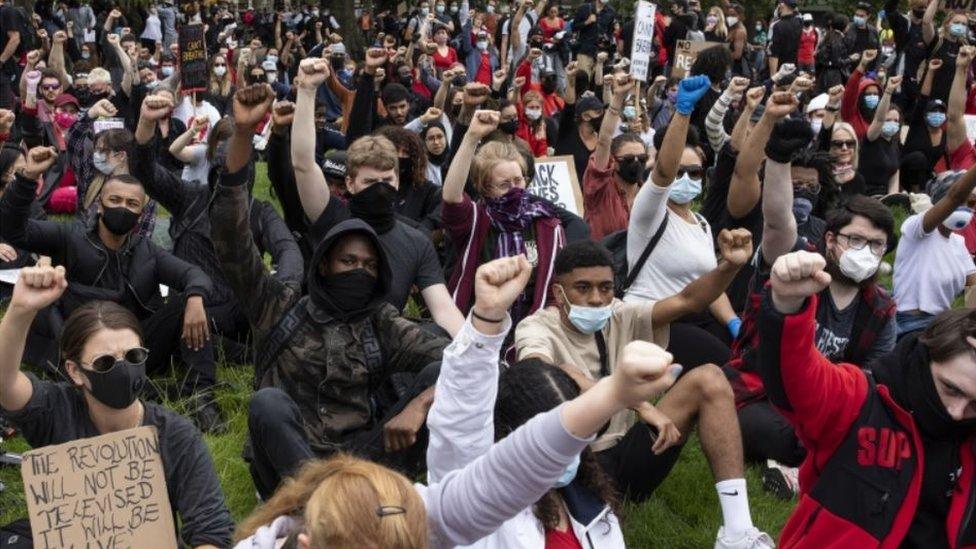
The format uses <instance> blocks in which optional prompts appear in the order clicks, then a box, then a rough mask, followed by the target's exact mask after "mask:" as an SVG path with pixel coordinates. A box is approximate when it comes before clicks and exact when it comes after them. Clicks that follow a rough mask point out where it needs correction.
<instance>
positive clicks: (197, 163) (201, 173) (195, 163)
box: [182, 143, 210, 185]
mask: <svg viewBox="0 0 976 549" xmlns="http://www.w3.org/2000/svg"><path fill="white" fill-rule="evenodd" d="M184 150H185V151H186V152H188V153H189V154H190V155H191V156H192V157H193V160H191V161H190V162H187V163H186V164H184V165H183V177H182V179H183V181H196V182H197V183H202V184H204V185H206V184H207V179H208V176H209V175H210V161H209V160H207V144H206V143H196V144H194V145H187V147H186V149H184Z"/></svg>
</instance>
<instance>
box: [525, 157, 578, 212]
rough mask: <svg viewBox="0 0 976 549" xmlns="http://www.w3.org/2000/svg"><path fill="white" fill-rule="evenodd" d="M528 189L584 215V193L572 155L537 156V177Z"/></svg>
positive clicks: (562, 206)
mask: <svg viewBox="0 0 976 549" xmlns="http://www.w3.org/2000/svg"><path fill="white" fill-rule="evenodd" d="M527 190H528V191H529V192H530V193H532V194H534V195H536V196H538V197H541V198H545V199H546V200H548V201H550V202H552V203H553V204H555V205H557V206H559V207H561V208H565V209H567V210H569V211H570V212H573V213H574V214H576V215H578V216H580V217H583V194H582V193H581V192H580V186H579V180H578V179H577V178H576V165H575V164H573V157H572V156H547V157H544V158H536V159H535V177H534V178H532V182H531V183H529V186H528V189H527Z"/></svg>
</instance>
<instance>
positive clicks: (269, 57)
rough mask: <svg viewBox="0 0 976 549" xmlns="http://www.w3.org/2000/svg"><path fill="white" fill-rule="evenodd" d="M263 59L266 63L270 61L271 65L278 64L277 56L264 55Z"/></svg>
mask: <svg viewBox="0 0 976 549" xmlns="http://www.w3.org/2000/svg"><path fill="white" fill-rule="evenodd" d="M264 59H265V60H266V61H271V62H272V63H275V64H277V63H278V56H277V55H265V56H264Z"/></svg>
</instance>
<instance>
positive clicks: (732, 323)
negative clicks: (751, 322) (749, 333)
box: [725, 316, 742, 339]
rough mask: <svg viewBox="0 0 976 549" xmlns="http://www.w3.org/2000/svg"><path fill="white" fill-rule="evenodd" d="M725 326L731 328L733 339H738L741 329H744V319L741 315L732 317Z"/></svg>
mask: <svg viewBox="0 0 976 549" xmlns="http://www.w3.org/2000/svg"><path fill="white" fill-rule="evenodd" d="M725 327H726V328H728V329H729V333H730V334H732V339H737V338H738V337H739V330H741V329H742V319H741V318H739V317H737V316H736V317H732V319H731V320H729V321H728V323H726V324H725Z"/></svg>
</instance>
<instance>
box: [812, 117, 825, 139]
mask: <svg viewBox="0 0 976 549" xmlns="http://www.w3.org/2000/svg"><path fill="white" fill-rule="evenodd" d="M810 127H811V128H813V135H814V137H816V136H818V135H820V129H821V128H823V118H814V119H813V120H810Z"/></svg>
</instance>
